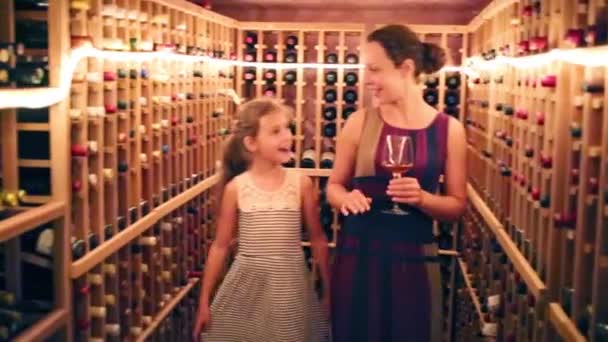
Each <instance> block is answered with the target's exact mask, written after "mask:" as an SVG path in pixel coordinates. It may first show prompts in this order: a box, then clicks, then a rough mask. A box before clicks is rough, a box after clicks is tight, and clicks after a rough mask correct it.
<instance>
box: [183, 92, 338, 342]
mask: <svg viewBox="0 0 608 342" xmlns="http://www.w3.org/2000/svg"><path fill="white" fill-rule="evenodd" d="M289 114H290V113H289V110H288V109H287V108H286V107H284V106H283V105H281V104H279V103H277V102H275V101H273V100H270V99H257V100H253V101H250V102H248V103H246V104H244V105H243V106H242V108H241V109H240V112H239V121H238V123H237V125H236V129H235V131H234V134H233V136H232V137H231V139H230V140H229V141H228V144H227V146H226V149H225V151H224V157H223V164H222V169H223V177H222V180H221V183H220V185H221V186H222V187H223V188H222V190H223V191H222V195H221V205H220V209H219V212H218V221H217V234H216V239H215V240H214V242H213V244H212V246H211V249H210V251H209V256H208V259H207V264H206V266H205V272H204V275H203V278H202V284H203V285H202V291H201V295H200V300H199V308H198V314H197V318H196V322H195V326H194V332H193V334H194V339H195V340H199V339H201V338H202V340H203V341H204V342H212V341H221V342H227V341H231V342H232V341H234V342H237V341H238V342H241V341H251V342H258V341H259V342H273V341H290V342H300V341H301V342H309V341H327V340H328V335H329V327H328V322H327V320H326V317H325V314H324V313H323V310H322V309H321V305H320V303H319V302H318V300H317V298H316V295H315V292H314V289H313V287H312V283H311V281H310V280H309V278H308V269H307V268H306V264H305V260H304V255H303V251H302V247H301V239H300V232H301V221H302V218H304V221H305V223H306V226H307V227H308V229H309V232H310V237H311V244H312V246H313V255H314V257H315V259H316V261H317V262H318V264H319V269H320V272H321V277H322V281H323V282H324V288H326V289H328V288H329V271H328V260H327V240H326V239H325V235H324V234H323V232H322V230H321V225H320V220H319V213H318V203H317V195H316V193H315V192H314V187H313V184H312V182H311V180H310V179H309V178H308V177H306V176H302V175H299V174H298V173H297V172H295V170H293V169H284V168H283V167H282V164H283V163H285V162H287V161H288V160H289V159H290V154H291V144H292V134H291V131H290V129H289ZM237 225H238V239H239V243H238V253H237V255H236V258H235V261H234V263H233V264H232V265H231V267H230V269H229V271H228V273H227V275H226V277H225V279H224V281H223V283H222V285H221V286H220V287H219V289H218V291H217V294H216V295H215V297H214V300H213V302H212V303H211V306H209V304H210V303H209V298H210V296H211V293H212V292H213V289H214V287H215V285H216V281H217V279H218V276H219V275H220V272H221V270H222V266H223V264H224V261H225V258H226V256H227V254H228V253H229V250H230V243H231V240H232V239H233V236H234V234H235V231H236V229H237ZM328 305H329V304H328V297H327V296H325V297H324V306H325V307H326V309H327V310H328Z"/></svg>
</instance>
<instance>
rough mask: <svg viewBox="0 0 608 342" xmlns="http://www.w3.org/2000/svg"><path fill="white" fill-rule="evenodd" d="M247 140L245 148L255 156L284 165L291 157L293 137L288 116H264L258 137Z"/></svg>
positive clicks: (281, 114) (283, 114) (272, 114)
mask: <svg viewBox="0 0 608 342" xmlns="http://www.w3.org/2000/svg"><path fill="white" fill-rule="evenodd" d="M245 140H246V141H245V146H247V148H248V149H249V150H250V151H251V152H252V153H253V154H254V155H255V156H257V157H261V158H263V159H265V160H268V161H270V162H272V163H276V164H284V163H286V162H288V161H289V159H290V157H291V145H292V140H293V135H292V134H291V130H290V129H289V121H288V119H287V115H286V114H285V113H283V112H274V113H271V114H268V115H264V116H262V118H260V126H259V129H258V134H257V136H256V137H255V138H253V139H249V138H246V139H245ZM247 140H248V141H247Z"/></svg>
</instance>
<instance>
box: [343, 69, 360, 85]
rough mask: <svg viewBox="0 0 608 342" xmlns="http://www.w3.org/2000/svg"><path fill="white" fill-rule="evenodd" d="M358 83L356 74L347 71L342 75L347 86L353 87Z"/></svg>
mask: <svg viewBox="0 0 608 342" xmlns="http://www.w3.org/2000/svg"><path fill="white" fill-rule="evenodd" d="M358 81H359V76H358V75H357V73H356V72H353V71H349V72H347V73H346V74H345V75H344V83H346V85H347V86H351V87H352V86H354V85H356V84H357V82H358Z"/></svg>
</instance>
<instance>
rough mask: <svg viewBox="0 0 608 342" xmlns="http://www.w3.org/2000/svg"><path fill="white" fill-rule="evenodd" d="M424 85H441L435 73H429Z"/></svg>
mask: <svg viewBox="0 0 608 342" xmlns="http://www.w3.org/2000/svg"><path fill="white" fill-rule="evenodd" d="M424 85H425V86H426V87H427V88H432V89H434V88H437V86H439V79H438V78H437V76H435V75H427V76H426V80H424Z"/></svg>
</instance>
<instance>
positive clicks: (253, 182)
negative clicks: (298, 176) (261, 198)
mask: <svg viewBox="0 0 608 342" xmlns="http://www.w3.org/2000/svg"><path fill="white" fill-rule="evenodd" d="M287 173H288V171H287V170H285V169H283V181H282V182H281V185H280V186H279V187H278V188H276V189H275V190H266V189H262V188H261V187H260V186H259V185H257V184H256V183H255V179H254V178H253V176H252V175H251V171H247V172H246V173H245V175H246V176H247V177H248V178H249V182H250V183H251V185H252V186H253V187H254V188H255V189H256V190H257V191H260V192H263V193H267V194H273V193H277V192H279V191H281V190H283V188H284V187H285V186H286V185H287V178H288V177H287V176H288V175H287Z"/></svg>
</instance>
